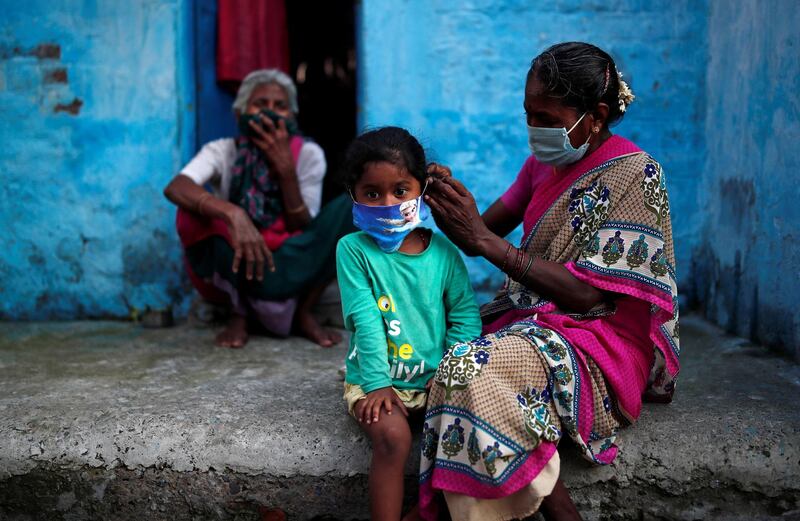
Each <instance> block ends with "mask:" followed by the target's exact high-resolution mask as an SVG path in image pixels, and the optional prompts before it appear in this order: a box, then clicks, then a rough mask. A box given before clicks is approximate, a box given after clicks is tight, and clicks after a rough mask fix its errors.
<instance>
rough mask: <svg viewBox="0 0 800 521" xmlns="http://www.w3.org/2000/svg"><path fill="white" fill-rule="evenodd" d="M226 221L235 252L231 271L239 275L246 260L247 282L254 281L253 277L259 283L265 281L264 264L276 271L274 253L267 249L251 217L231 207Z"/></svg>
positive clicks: (238, 208)
mask: <svg viewBox="0 0 800 521" xmlns="http://www.w3.org/2000/svg"><path fill="white" fill-rule="evenodd" d="M226 221H227V223H228V232H229V233H230V235H231V246H232V247H233V252H234V255H233V266H231V269H232V270H233V272H234V273H238V272H239V266H240V265H241V262H242V259H244V261H245V270H246V272H245V276H246V277H247V280H253V275H255V277H256V279H257V280H259V281H260V280H264V264H266V266H267V269H269V271H275V263H274V261H273V259H272V252H271V251H270V250H269V248H267V245H266V243H264V238H263V237H262V236H261V234H260V233H259V231H258V229H257V228H256V227H255V225H254V224H253V221H252V220H251V219H250V216H249V215H247V212H245V211H244V210H243V209H241V208H240V207H238V206H235V205H231V210H230V212H229V213H228V216H227V219H226Z"/></svg>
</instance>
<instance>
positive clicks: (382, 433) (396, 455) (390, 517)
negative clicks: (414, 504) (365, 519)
mask: <svg viewBox="0 0 800 521" xmlns="http://www.w3.org/2000/svg"><path fill="white" fill-rule="evenodd" d="M360 403H363V400H362V401H361V402H360ZM356 407H358V405H357V406H356ZM395 411H396V412H395V413H394V414H392V415H389V414H386V411H385V410H384V411H382V413H381V418H380V421H378V422H373V423H371V424H363V423H360V424H359V425H360V426H361V428H362V429H364V432H366V433H367V435H368V436H369V438H370V440H371V441H372V461H371V462H370V465H369V510H370V519H372V520H373V521H397V520H399V519H400V513H401V511H402V508H403V469H404V468H405V465H406V460H407V459H408V454H409V452H410V451H411V429H410V428H409V426H408V420H407V419H406V417H405V416H403V415H402V414H401V413H400V412H399V411H398V410H397V409H396V408H395Z"/></svg>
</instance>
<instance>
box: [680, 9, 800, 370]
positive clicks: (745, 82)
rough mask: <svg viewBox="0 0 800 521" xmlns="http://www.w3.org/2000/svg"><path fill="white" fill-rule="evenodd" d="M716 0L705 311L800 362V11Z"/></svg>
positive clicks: (701, 261)
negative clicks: (799, 145)
mask: <svg viewBox="0 0 800 521" xmlns="http://www.w3.org/2000/svg"><path fill="white" fill-rule="evenodd" d="M798 7H800V6H798V3H797V2H796V1H795V0H774V1H771V2H763V1H756V0H741V1H739V2H737V8H736V9H730V3H729V2H728V1H727V0H713V1H712V2H711V4H710V19H709V28H708V35H709V36H708V40H709V41H708V44H709V51H708V55H709V57H710V61H709V64H708V75H707V82H706V86H707V103H708V109H707V116H706V122H705V130H706V136H707V149H708V159H707V161H706V163H705V169H704V182H703V190H702V191H701V192H700V197H699V207H700V208H701V209H703V212H704V219H705V220H706V224H707V225H706V227H705V228H704V229H703V231H702V233H701V236H700V238H699V239H700V241H699V242H700V244H699V246H698V248H697V251H696V255H695V272H696V276H695V279H696V284H697V293H698V296H699V298H700V302H701V303H702V304H703V306H704V307H705V310H706V314H707V315H708V316H709V317H710V318H712V319H713V320H715V321H716V322H718V323H720V324H722V325H723V326H726V327H727V328H728V330H729V331H731V332H734V333H736V334H739V335H743V336H749V337H751V338H754V339H756V340H758V341H760V342H763V343H765V344H768V345H774V346H776V347H779V348H783V349H784V350H785V351H786V352H787V353H790V354H793V355H794V356H795V358H796V359H797V360H798V361H800V313H798V309H797V306H798V304H800V275H798V270H799V269H800V236H799V235H798V234H799V233H800V204H798V195H799V194H800V189H799V188H798V180H800V177H798V172H800V158H798V154H797V144H798V143H800V30H799V29H798V28H799V27H800V9H798Z"/></svg>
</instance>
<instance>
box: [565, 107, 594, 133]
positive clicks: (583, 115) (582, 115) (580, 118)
mask: <svg viewBox="0 0 800 521" xmlns="http://www.w3.org/2000/svg"><path fill="white" fill-rule="evenodd" d="M588 113H589V111H588V110H587V111H586V112H584V113H583V114H581V117H579V118H578V121H576V122H575V124H574V125H572V128H570V129H569V130H567V135H569V133H570V132H572V131H573V130H575V127H577V126H578V123H580V122H581V120H582V119H583V118H584V117H586V114H588Z"/></svg>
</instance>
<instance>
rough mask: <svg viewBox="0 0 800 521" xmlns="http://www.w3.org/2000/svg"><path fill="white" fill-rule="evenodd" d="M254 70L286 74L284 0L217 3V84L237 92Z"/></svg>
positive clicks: (221, 1)
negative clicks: (240, 84)
mask: <svg viewBox="0 0 800 521" xmlns="http://www.w3.org/2000/svg"><path fill="white" fill-rule="evenodd" d="M256 69H280V70H282V71H284V72H287V73H288V72H289V33H288V30H287V27H286V7H285V5H284V3H283V0H220V2H219V3H218V12H217V81H218V82H219V83H221V84H223V85H226V86H230V87H231V88H237V87H238V85H239V83H241V81H242V80H243V79H244V77H245V76H247V74H249V73H250V72H251V71H254V70H256Z"/></svg>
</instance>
